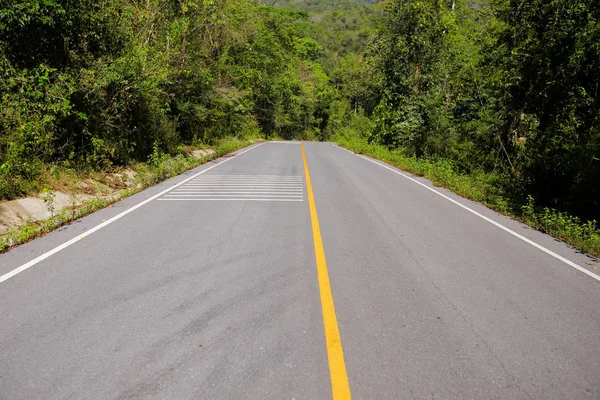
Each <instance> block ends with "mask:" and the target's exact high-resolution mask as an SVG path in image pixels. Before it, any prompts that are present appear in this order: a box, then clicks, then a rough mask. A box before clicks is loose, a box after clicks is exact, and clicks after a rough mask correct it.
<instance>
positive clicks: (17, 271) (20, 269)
mask: <svg viewBox="0 0 600 400" xmlns="http://www.w3.org/2000/svg"><path fill="white" fill-rule="evenodd" d="M263 144H264V143H260V144H258V145H256V146H253V147H250V148H249V149H246V150H244V151H242V152H241V153H238V154H236V155H235V156H233V157H228V158H225V159H224V160H223V161H221V162H220V163H218V164H215V165H212V166H210V167H208V168H206V169H204V170H202V171H200V172H198V173H197V174H195V175H193V176H191V177H189V178H187V179H184V180H183V181H181V182H179V183H177V184H175V185H173V186H171V187H170V188H168V189H166V190H163V191H162V192H160V193H158V194H155V195H154V196H152V197H150V198H148V199H146V200H144V201H142V202H141V203H138V204H136V205H135V206H133V207H131V208H128V209H127V210H125V211H123V212H122V213H120V214H117V215H115V216H114V217H112V218H111V219H109V220H107V221H104V222H103V223H101V224H100V225H96V226H95V227H93V228H92V229H89V230H87V231H85V232H83V233H82V234H80V235H77V236H76V237H74V238H73V239H71V240H69V241H68V242H65V243H63V244H61V245H60V246H58V247H55V248H53V249H52V250H50V251H48V252H46V253H44V254H42V255H41V256H39V257H36V258H34V259H33V260H31V261H29V262H28V263H26V264H23V265H21V266H20V267H18V268H15V269H13V270H12V271H10V272H7V273H6V274H4V275H2V276H0V283H2V282H5V281H7V280H8V279H10V278H12V277H13V276H15V275H17V274H20V273H21V272H23V271H25V270H27V269H29V268H31V267H33V266H34V265H36V264H37V263H39V262H41V261H43V260H45V259H46V258H48V257H50V256H52V255H54V254H56V253H58V252H59V251H61V250H64V249H66V248H67V247H69V246H71V245H72V244H74V243H77V242H78V241H80V240H82V239H83V238H85V237H86V236H89V235H91V234H92V233H94V232H96V231H99V230H100V229H102V228H104V227H105V226H107V225H110V224H112V223H113V222H115V221H116V220H118V219H121V218H123V217H124V216H126V215H127V214H129V213H130V212H132V211H135V210H137V209H138V208H140V207H142V206H145V205H146V204H148V203H150V202H151V201H153V200H156V199H157V198H159V197H160V196H162V195H164V194H166V193H168V192H170V191H171V190H173V189H175V188H176V187H179V186H181V185H183V184H185V183H186V182H189V181H191V180H192V179H194V178H196V177H197V176H199V175H202V174H203V173H205V172H208V171H210V170H211V169H213V168H215V167H218V166H219V165H222V164H224V163H226V162H227V161H229V160H233V159H234V158H237V157H239V156H241V155H242V154H244V153H246V152H248V151H250V150H254V149H256V148H257V147H260V146H262V145H263Z"/></svg>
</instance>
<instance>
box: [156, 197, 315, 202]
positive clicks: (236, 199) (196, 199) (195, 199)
mask: <svg viewBox="0 0 600 400" xmlns="http://www.w3.org/2000/svg"><path fill="white" fill-rule="evenodd" d="M156 201H284V202H285V201H302V202H303V201H304V199H299V200H292V199H238V198H231V199H198V198H189V199H186V198H181V199H170V198H162V199H157V200H156Z"/></svg>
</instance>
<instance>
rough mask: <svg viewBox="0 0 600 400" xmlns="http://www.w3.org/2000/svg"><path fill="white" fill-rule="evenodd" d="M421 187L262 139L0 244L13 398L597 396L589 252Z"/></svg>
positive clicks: (597, 311)
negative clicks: (45, 231)
mask: <svg viewBox="0 0 600 400" xmlns="http://www.w3.org/2000/svg"><path fill="white" fill-rule="evenodd" d="M307 172H308V173H307ZM409 178H410V177H408V178H407V177H406V176H403V175H400V174H399V173H398V171H396V170H394V169H390V168H389V167H386V166H385V165H383V164H378V163H375V162H373V161H372V160H368V159H364V158H361V157H359V156H357V155H354V154H352V153H350V152H348V151H346V150H343V149H340V148H338V147H336V146H334V145H332V144H327V143H307V144H305V145H304V152H303V151H302V148H301V145H300V144H299V143H292V142H290V143H266V144H262V145H258V146H253V147H251V148H249V149H246V150H244V151H240V152H238V153H237V155H236V156H234V157H228V158H223V159H220V160H217V161H216V162H214V163H210V164H207V165H205V166H202V167H200V168H197V169H196V170H194V171H190V172H188V173H186V174H184V175H182V176H179V177H177V178H175V179H173V180H170V181H168V182H165V183H163V184H162V185H159V186H157V187H155V188H151V189H149V190H146V191H144V192H142V193H139V194H137V195H135V196H132V197H130V198H128V199H126V200H124V201H122V202H120V203H118V204H117V205H115V206H114V207H112V208H108V209H105V210H102V211H100V212H98V213H95V214H93V215H90V216H88V217H86V218H84V219H82V220H81V221H78V222H77V223H73V224H71V225H70V226H69V227H66V228H64V229H62V230H60V231H57V232H53V233H51V234H49V235H47V236H46V237H44V238H41V239H38V240H35V241H33V242H31V243H28V244H26V245H23V246H21V247H18V248H16V249H14V250H12V251H10V252H8V253H6V254H4V255H0V316H1V320H0V321H1V322H0V399H2V400H18V399H327V398H331V397H332V395H333V396H334V397H336V396H337V398H340V399H341V398H344V397H345V395H347V394H348V391H350V392H351V394H352V397H353V398H355V399H430V398H434V399H492V398H493V399H528V398H531V399H534V398H536V399H598V398H600V348H599V346H598V344H599V343H600V307H598V305H597V303H598V293H599V289H600V282H599V281H598V279H597V278H598V277H597V276H596V275H595V273H594V271H590V270H588V268H589V267H588V266H587V265H586V264H585V261H587V258H586V257H585V256H583V255H581V254H578V253H576V252H575V251H573V250H571V249H569V248H568V247H567V246H565V245H563V244H561V243H558V242H556V241H555V240H553V239H551V238H549V237H547V236H545V235H542V234H540V233H539V232H535V231H532V230H530V229H527V228H526V227H524V226H522V225H521V224H519V223H517V222H515V221H512V220H510V219H508V218H506V217H503V216H500V215H498V214H495V213H493V212H491V211H490V210H487V209H485V208H484V207H483V206H480V205H478V204H474V203H472V202H469V201H466V200H464V199H461V198H459V197H457V196H455V195H453V194H451V193H449V192H447V191H445V190H443V189H439V188H433V187H431V185H430V184H429V183H427V182H426V181H424V180H420V179H416V180H414V181H413V180H411V179H409ZM440 194H441V195H440ZM457 203H458V204H457ZM461 205H462V207H461ZM465 207H466V208H465ZM494 223H495V224H494ZM90 230H92V231H91V232H90ZM519 235H521V237H519ZM577 268H579V269H577Z"/></svg>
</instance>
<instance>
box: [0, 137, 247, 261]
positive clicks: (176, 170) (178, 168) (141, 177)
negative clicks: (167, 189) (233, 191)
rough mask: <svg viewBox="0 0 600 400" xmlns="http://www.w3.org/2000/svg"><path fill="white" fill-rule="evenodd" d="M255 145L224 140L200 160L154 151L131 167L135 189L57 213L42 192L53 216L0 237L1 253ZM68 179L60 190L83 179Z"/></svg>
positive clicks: (71, 175)
mask: <svg viewBox="0 0 600 400" xmlns="http://www.w3.org/2000/svg"><path fill="white" fill-rule="evenodd" d="M252 143H254V142H253V141H250V140H240V139H235V138H234V139H224V140H222V141H220V142H219V143H218V144H217V145H216V146H215V147H214V148H213V150H214V153H213V154H210V155H207V156H205V157H201V158H196V157H192V156H184V155H178V156H176V157H171V156H169V155H167V154H163V153H160V152H158V151H155V153H153V154H152V157H151V158H150V161H149V162H148V163H139V164H135V165H132V166H131V169H133V170H134V171H136V172H137V174H136V175H135V178H134V179H135V183H136V184H135V187H132V188H127V189H122V190H120V191H118V192H116V193H114V194H113V195H111V196H105V195H101V196H99V197H97V198H94V199H91V200H88V201H86V202H84V203H83V204H81V205H79V206H75V205H73V206H71V207H67V208H63V209H62V210H59V211H56V212H55V211H54V209H53V202H52V199H53V195H52V191H48V190H46V191H45V192H44V193H42V195H41V198H42V199H43V200H44V202H46V203H47V207H48V210H49V211H51V213H52V216H51V217H50V218H47V219H45V220H43V221H39V222H35V223H31V222H25V223H24V224H23V225H21V226H20V227H19V228H18V229H13V230H10V231H9V232H7V233H6V234H4V235H2V236H0V253H4V252H6V251H8V250H9V249H10V248H12V247H14V246H18V245H21V244H23V243H26V242H28V241H30V240H33V239H35V238H38V237H40V236H43V235H45V234H47V233H49V232H51V231H53V230H55V229H57V228H60V227H61V226H63V225H66V224H68V223H70V222H73V221H75V220H78V219H79V218H82V217H84V216H86V215H89V214H91V213H93V212H96V211H98V210H100V209H103V208H105V207H108V206H110V205H111V204H114V203H116V202H117V201H120V200H122V199H124V198H126V197H129V196H131V195H133V194H135V193H138V192H140V191H142V190H144V189H147V188H148V187H150V186H153V185H156V184H158V183H160V182H162V181H164V180H166V179H169V178H172V177H174V176H177V175H179V174H181V173H183V172H185V171H188V170H190V169H192V168H195V167H198V166H199V165H202V164H204V163H206V162H209V161H212V160H214V159H216V158H219V157H222V156H224V155H226V154H229V153H232V152H234V151H236V150H238V149H241V148H242V147H246V146H249V145H251V144H252ZM94 174H100V173H94ZM65 176H67V177H69V178H72V179H73V183H72V184H67V183H65V179H61V180H60V182H59V184H57V187H58V188H61V189H62V188H64V187H68V188H73V187H75V183H76V179H75V178H76V177H77V176H79V177H81V175H77V173H75V172H72V173H68V174H66V175H63V176H62V177H63V178H64V177H65ZM85 176H86V177H89V175H87V174H85ZM96 178H98V181H102V180H103V177H102V176H96ZM56 179H58V178H56Z"/></svg>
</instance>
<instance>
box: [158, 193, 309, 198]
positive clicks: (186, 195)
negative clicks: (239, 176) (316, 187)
mask: <svg viewBox="0 0 600 400" xmlns="http://www.w3.org/2000/svg"><path fill="white" fill-rule="evenodd" d="M252 196H254V197H267V198H268V197H272V198H286V197H287V198H293V199H301V198H303V197H304V196H298V195H286V194H281V195H279V194H258V193H223V194H218V193H206V194H166V195H165V197H252Z"/></svg>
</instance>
